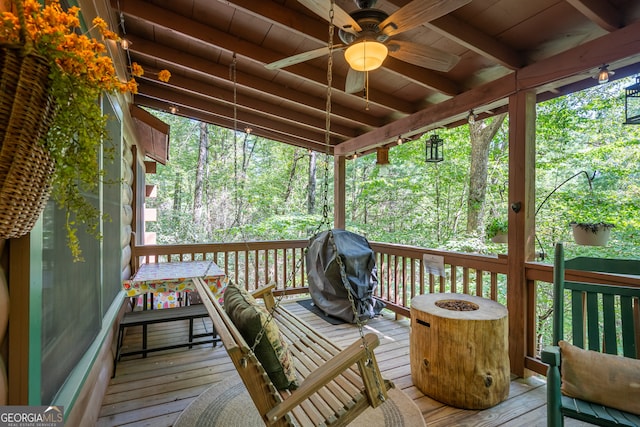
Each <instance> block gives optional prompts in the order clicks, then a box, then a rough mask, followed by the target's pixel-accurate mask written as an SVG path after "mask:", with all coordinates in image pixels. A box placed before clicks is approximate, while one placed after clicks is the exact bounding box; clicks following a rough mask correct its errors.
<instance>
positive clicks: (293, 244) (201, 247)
mask: <svg viewBox="0 0 640 427" xmlns="http://www.w3.org/2000/svg"><path fill="white" fill-rule="evenodd" d="M308 245H309V241H308V240H261V241H248V242H231V243H198V244H176V245H140V246H134V248H133V253H134V254H135V256H150V255H174V254H179V253H196V254H199V253H208V252H228V251H254V250H266V249H291V248H295V249H298V248H306V247H307V246H308Z"/></svg>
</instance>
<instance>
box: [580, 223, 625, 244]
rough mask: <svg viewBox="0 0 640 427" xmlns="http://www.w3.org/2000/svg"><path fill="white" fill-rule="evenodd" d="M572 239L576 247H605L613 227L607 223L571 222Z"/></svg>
mask: <svg viewBox="0 0 640 427" xmlns="http://www.w3.org/2000/svg"><path fill="white" fill-rule="evenodd" d="M569 225H570V226H571V229H572V230H573V239H574V240H575V242H576V243H577V244H578V245H586V246H606V245H607V242H608V241H609V236H610V235H611V229H612V228H613V227H615V225H613V224H611V223H608V222H571V223H570V224H569Z"/></svg>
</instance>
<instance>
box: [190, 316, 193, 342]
mask: <svg viewBox="0 0 640 427" xmlns="http://www.w3.org/2000/svg"><path fill="white" fill-rule="evenodd" d="M192 342H193V317H191V318H189V343H192ZM192 348H193V346H192V345H190V346H189V350H191V349H192Z"/></svg>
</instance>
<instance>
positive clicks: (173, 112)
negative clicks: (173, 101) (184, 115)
mask: <svg viewBox="0 0 640 427" xmlns="http://www.w3.org/2000/svg"><path fill="white" fill-rule="evenodd" d="M169 112H170V113H171V114H175V113H177V112H178V107H176V106H175V105H172V106H170V107H169Z"/></svg>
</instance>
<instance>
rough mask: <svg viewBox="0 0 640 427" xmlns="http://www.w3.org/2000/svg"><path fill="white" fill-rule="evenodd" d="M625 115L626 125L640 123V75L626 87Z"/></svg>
mask: <svg viewBox="0 0 640 427" xmlns="http://www.w3.org/2000/svg"><path fill="white" fill-rule="evenodd" d="M624 115H625V118H626V120H625V122H624V124H626V125H640V76H639V77H636V82H635V83H634V84H632V85H631V86H629V87H627V88H625V89H624Z"/></svg>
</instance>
